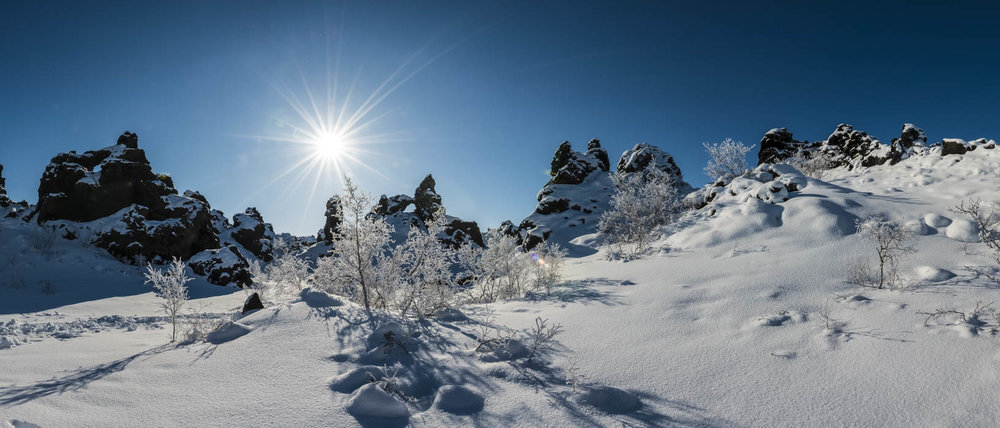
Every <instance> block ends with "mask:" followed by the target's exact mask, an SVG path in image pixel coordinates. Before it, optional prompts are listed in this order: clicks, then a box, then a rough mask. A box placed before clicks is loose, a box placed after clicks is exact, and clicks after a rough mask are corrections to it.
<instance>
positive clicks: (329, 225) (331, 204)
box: [320, 196, 344, 244]
mask: <svg viewBox="0 0 1000 428" xmlns="http://www.w3.org/2000/svg"><path fill="white" fill-rule="evenodd" d="M324 215H325V216H326V223H325V224H324V225H323V230H321V231H320V236H321V237H322V239H323V241H325V242H326V243H327V244H329V243H331V242H333V240H334V239H335V238H336V237H337V234H338V233H340V223H342V222H343V221H344V212H343V208H341V203H340V196H334V197H332V198H330V199H329V200H327V201H326V213H325V214H324Z"/></svg>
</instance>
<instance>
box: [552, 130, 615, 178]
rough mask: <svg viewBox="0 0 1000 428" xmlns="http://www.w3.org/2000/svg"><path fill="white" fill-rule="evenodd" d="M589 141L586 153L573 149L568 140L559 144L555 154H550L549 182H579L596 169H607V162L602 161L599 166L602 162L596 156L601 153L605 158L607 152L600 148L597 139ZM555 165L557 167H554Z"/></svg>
mask: <svg viewBox="0 0 1000 428" xmlns="http://www.w3.org/2000/svg"><path fill="white" fill-rule="evenodd" d="M591 143H592V144H591V145H589V146H590V147H592V149H591V150H588V152H587V154H582V153H579V152H575V151H573V147H572V145H570V143H569V141H564V142H563V143H562V144H560V145H559V148H558V149H556V153H555V155H553V156H552V168H553V169H552V170H550V171H549V174H550V175H552V178H551V179H550V180H549V183H552V184H580V183H582V182H583V180H586V179H587V177H588V176H589V175H590V174H591V173H592V172H594V171H596V170H598V169H600V170H602V171H607V166H608V163H607V162H604V163H603V165H604V167H601V165H602V162H601V160H600V159H599V158H598V157H597V156H601V155H602V154H603V156H604V158H605V160H606V158H607V154H608V153H607V152H606V151H605V150H604V149H602V148H601V143H600V142H599V141H597V140H591ZM557 166H558V168H556V167H557Z"/></svg>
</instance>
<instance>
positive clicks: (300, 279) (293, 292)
mask: <svg viewBox="0 0 1000 428" xmlns="http://www.w3.org/2000/svg"><path fill="white" fill-rule="evenodd" d="M250 277H251V278H252V280H253V285H252V287H251V288H252V289H253V290H254V291H256V292H257V293H258V295H259V296H260V298H261V300H263V301H265V302H269V303H274V302H280V301H284V300H289V299H291V298H293V297H294V296H297V295H298V292H300V291H302V289H303V288H304V287H305V286H306V284H307V281H308V280H309V279H310V278H311V277H312V276H311V274H310V273H309V263H308V262H306V261H305V260H303V259H302V258H300V257H298V256H296V255H295V254H292V253H290V252H288V253H284V254H282V255H281V257H278V258H277V259H276V260H274V261H273V262H271V263H270V264H267V265H264V266H261V265H260V263H258V262H257V261H252V262H250ZM247 291H248V292H249V291H250V290H247Z"/></svg>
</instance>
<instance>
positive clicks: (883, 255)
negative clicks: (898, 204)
mask: <svg viewBox="0 0 1000 428" xmlns="http://www.w3.org/2000/svg"><path fill="white" fill-rule="evenodd" d="M857 230H858V233H859V234H861V238H862V239H864V240H865V241H867V242H869V243H871V244H873V246H874V250H875V253H876V256H877V258H878V269H877V272H875V271H874V270H873V269H872V268H871V265H869V264H867V263H865V262H864V261H863V260H860V261H859V263H857V264H855V266H853V267H852V271H853V278H852V281H853V282H855V283H856V284H858V285H861V286H867V287H876V288H879V289H881V288H884V287H885V286H889V288H892V289H898V288H904V285H903V281H902V277H900V275H899V262H900V260H901V259H902V258H903V257H905V256H907V255H909V254H913V253H915V252H916V249H914V248H913V247H911V246H909V245H908V242H909V241H910V240H912V239H913V231H911V230H909V229H907V228H906V226H904V225H903V224H902V223H900V222H899V221H896V220H888V219H886V218H885V217H884V216H871V217H868V218H865V219H864V220H858V222H857Z"/></svg>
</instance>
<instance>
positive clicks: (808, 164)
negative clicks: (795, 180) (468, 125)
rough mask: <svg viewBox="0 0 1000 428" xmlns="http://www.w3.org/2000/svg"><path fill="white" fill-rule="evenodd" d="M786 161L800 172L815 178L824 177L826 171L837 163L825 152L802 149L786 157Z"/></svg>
mask: <svg viewBox="0 0 1000 428" xmlns="http://www.w3.org/2000/svg"><path fill="white" fill-rule="evenodd" d="M786 162H787V163H788V164H789V165H791V166H793V167H795V169H797V170H799V172H801V173H802V174H804V175H806V176H809V177H812V178H815V179H817V180H822V179H823V178H824V177H826V173H827V171H829V170H830V169H832V168H833V167H834V166H836V165H837V164H836V163H835V162H834V161H833V159H830V157H829V156H828V155H827V154H826V153H823V152H818V151H817V152H804V151H802V150H800V151H798V152H797V153H795V156H792V157H790V158H788V160H787V161H786Z"/></svg>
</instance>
